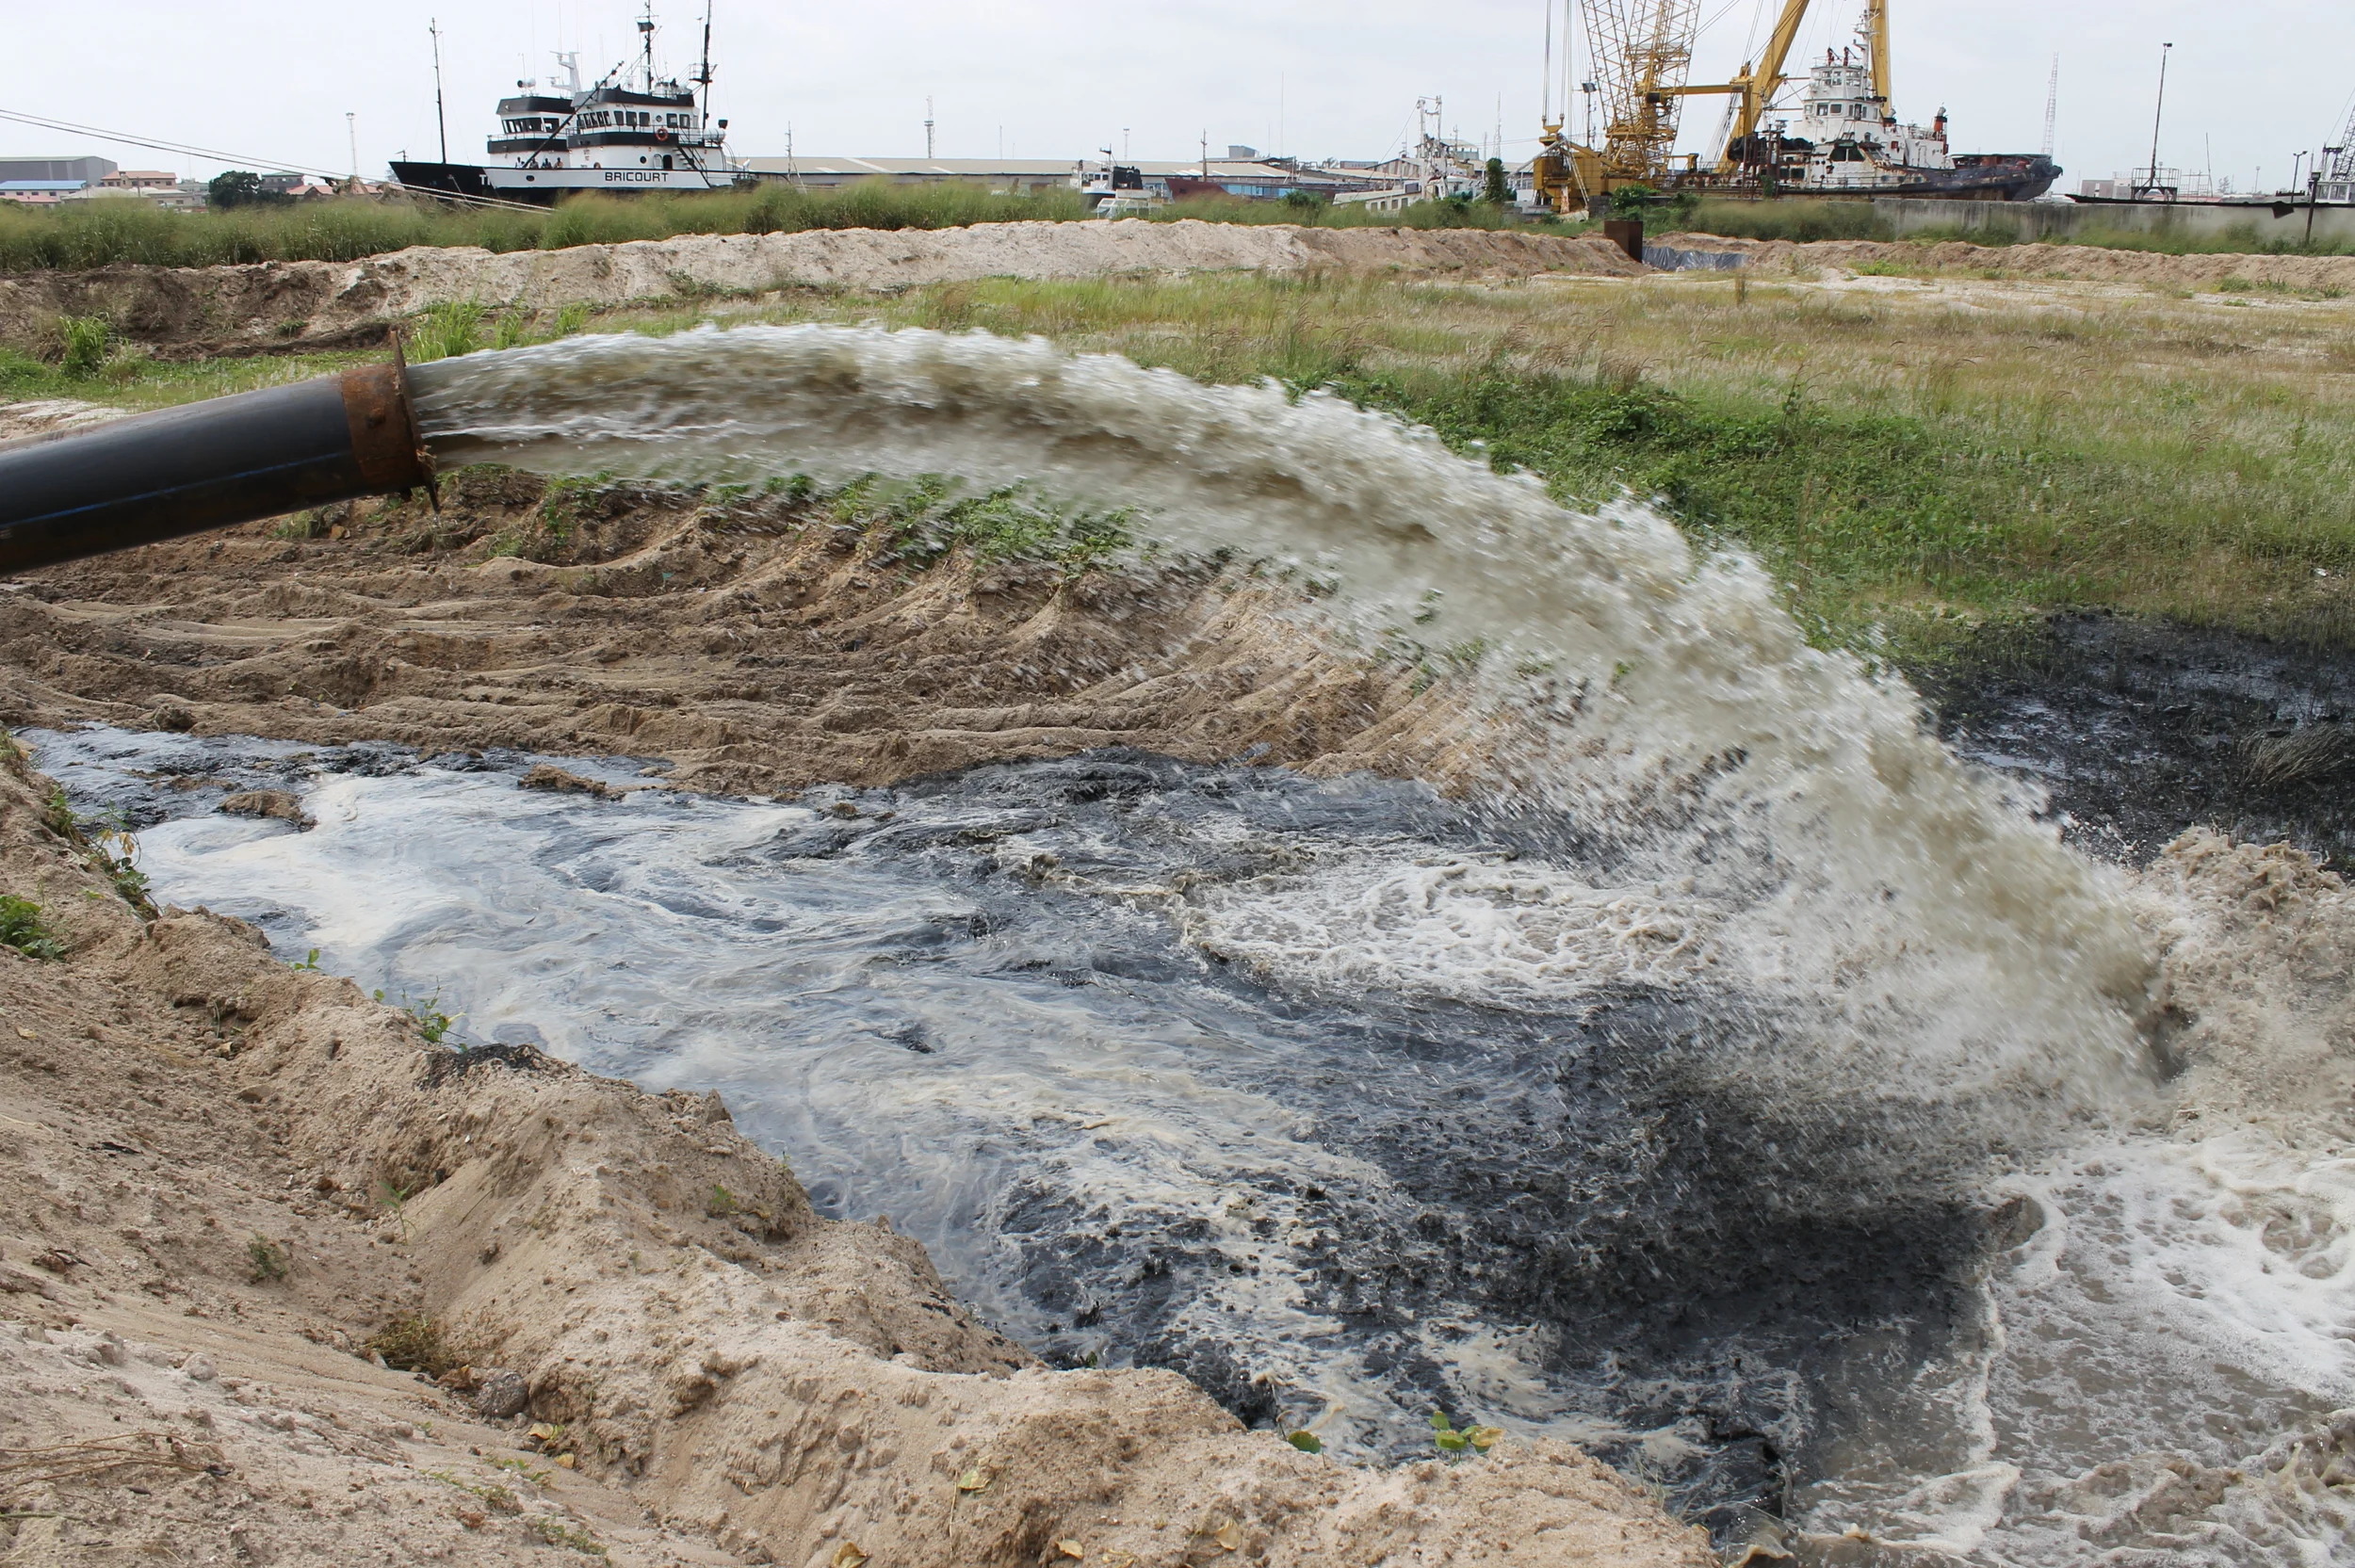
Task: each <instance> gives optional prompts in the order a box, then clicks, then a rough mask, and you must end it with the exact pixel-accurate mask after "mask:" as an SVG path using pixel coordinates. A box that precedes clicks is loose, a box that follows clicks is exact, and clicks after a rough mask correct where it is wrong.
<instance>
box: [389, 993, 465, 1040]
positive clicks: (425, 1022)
mask: <svg viewBox="0 0 2355 1568" xmlns="http://www.w3.org/2000/svg"><path fill="white" fill-rule="evenodd" d="M375 995H376V999H377V1000H378V1001H380V1002H382V1001H383V1000H384V993H383V992H382V991H378V992H377V993H376V994H375ZM386 1005H387V1006H391V1005H392V1004H390V1003H386ZM399 1007H400V1010H401V1011H403V1012H405V1013H407V1014H408V1015H409V1016H410V1017H411V1018H412V1019H414V1021H415V1023H416V1026H417V1032H418V1033H419V1034H421V1035H423V1036H425V1043H427V1044H428V1045H439V1044H440V1043H442V1042H443V1040H444V1039H445V1038H447V1036H448V1034H449V1031H450V1030H451V1029H453V1028H455V1027H456V1026H457V1025H458V1020H457V1018H455V1017H453V1016H452V1015H451V1014H449V1013H447V1012H444V1011H443V1010H442V994H441V993H440V992H438V991H437V992H435V993H434V994H433V995H432V996H431V997H430V998H429V999H428V1000H426V1001H422V1002H420V1001H418V1000H417V999H416V998H415V997H414V996H403V997H402V998H401V999H400V1003H399Z"/></svg>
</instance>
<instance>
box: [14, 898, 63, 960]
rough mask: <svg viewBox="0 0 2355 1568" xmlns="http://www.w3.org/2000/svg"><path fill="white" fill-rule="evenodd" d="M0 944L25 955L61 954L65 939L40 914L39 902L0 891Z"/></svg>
mask: <svg viewBox="0 0 2355 1568" xmlns="http://www.w3.org/2000/svg"><path fill="white" fill-rule="evenodd" d="M0 947H13V948H15V949H16V950H17V951H18V952H20V953H23V954H24V956H25V957H26V958H29V959H61V958H63V957H65V941H64V939H63V938H61V937H59V936H58V935H57V932H56V931H54V930H52V929H50V928H49V923H48V922H47V921H46V920H44V919H42V918H41V906H40V905H39V904H37V903H35V902H33V901H32V900H31V899H30V898H20V897H17V896H16V895H15V894H13V893H8V894H0Z"/></svg>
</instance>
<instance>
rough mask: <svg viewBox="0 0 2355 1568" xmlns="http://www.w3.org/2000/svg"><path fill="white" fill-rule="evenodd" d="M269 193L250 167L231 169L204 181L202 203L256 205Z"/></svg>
mask: <svg viewBox="0 0 2355 1568" xmlns="http://www.w3.org/2000/svg"><path fill="white" fill-rule="evenodd" d="M269 194H270V193H269V192H268V191H266V190H264V189H263V188H262V177H261V176H260V175H259V174H256V173H254V172H253V171H252V170H250V169H232V170H228V171H227V172H226V173H222V174H216V175H214V176H213V177H212V178H211V179H209V180H207V181H205V182H204V204H205V205H207V206H211V207H258V206H261V205H262V204H263V203H264V202H265V201H266V200H267V199H268V196H269Z"/></svg>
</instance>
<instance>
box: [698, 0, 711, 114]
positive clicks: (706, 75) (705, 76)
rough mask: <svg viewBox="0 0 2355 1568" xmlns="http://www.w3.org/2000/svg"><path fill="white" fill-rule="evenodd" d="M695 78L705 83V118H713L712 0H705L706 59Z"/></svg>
mask: <svg viewBox="0 0 2355 1568" xmlns="http://www.w3.org/2000/svg"><path fill="white" fill-rule="evenodd" d="M695 80H696V81H698V82H700V83H702V84H703V89H704V118H705V119H706V120H709V119H710V118H711V0H704V59H703V64H702V65H701V66H700V67H698V68H697V69H696V72H695Z"/></svg>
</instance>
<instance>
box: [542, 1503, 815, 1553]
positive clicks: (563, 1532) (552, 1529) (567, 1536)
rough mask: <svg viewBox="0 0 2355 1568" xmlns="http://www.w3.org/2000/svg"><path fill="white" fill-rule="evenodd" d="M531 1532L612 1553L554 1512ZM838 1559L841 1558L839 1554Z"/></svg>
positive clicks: (587, 1550) (577, 1548)
mask: <svg viewBox="0 0 2355 1568" xmlns="http://www.w3.org/2000/svg"><path fill="white" fill-rule="evenodd" d="M528 1528H529V1529H530V1530H531V1532H532V1533H533V1534H535V1535H537V1536H538V1537H539V1538H540V1539H541V1540H543V1541H544V1542H546V1543H547V1544H549V1545H551V1546H570V1547H571V1548H572V1549H573V1550H574V1551H577V1552H583V1553H586V1554H588V1555H589V1556H591V1557H601V1558H607V1559H610V1558H611V1557H612V1555H613V1554H612V1553H611V1552H609V1551H608V1550H606V1548H605V1547H604V1546H603V1545H602V1544H599V1543H598V1541H597V1538H596V1537H595V1536H593V1535H591V1534H590V1533H589V1532H588V1531H587V1530H584V1529H582V1528H579V1527H577V1526H575V1525H568V1524H566V1523H564V1521H563V1520H561V1519H559V1518H558V1517H556V1515H554V1514H552V1513H543V1514H541V1515H540V1516H539V1517H537V1518H535V1519H532V1520H531V1521H529V1524H528ZM836 1560H839V1557H838V1555H837V1559H836Z"/></svg>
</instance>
